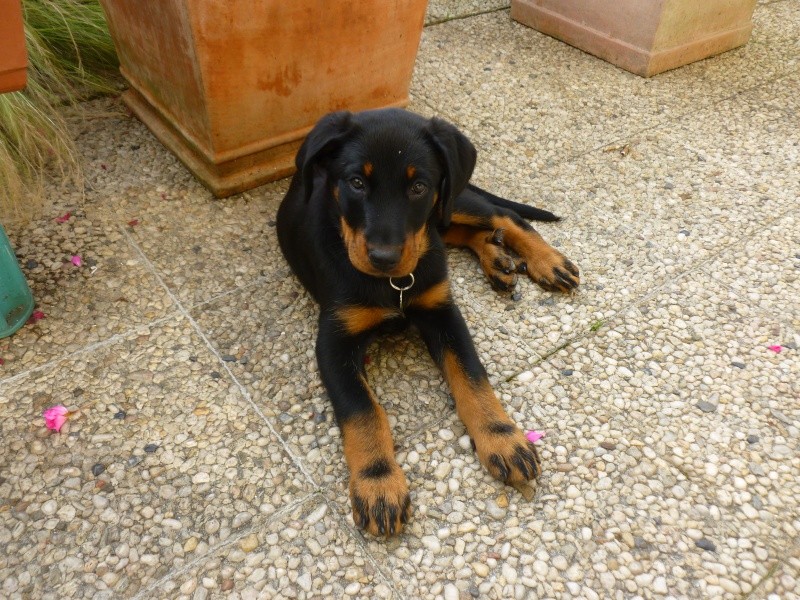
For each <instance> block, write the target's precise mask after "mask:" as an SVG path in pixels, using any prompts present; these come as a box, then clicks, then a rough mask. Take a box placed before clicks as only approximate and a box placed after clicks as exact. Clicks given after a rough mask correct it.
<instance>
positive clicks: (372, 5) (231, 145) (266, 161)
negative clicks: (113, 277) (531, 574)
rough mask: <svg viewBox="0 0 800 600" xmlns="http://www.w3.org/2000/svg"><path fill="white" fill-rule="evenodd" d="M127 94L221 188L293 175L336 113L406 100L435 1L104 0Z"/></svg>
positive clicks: (225, 191) (229, 190)
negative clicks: (305, 149) (429, 4)
mask: <svg viewBox="0 0 800 600" xmlns="http://www.w3.org/2000/svg"><path fill="white" fill-rule="evenodd" d="M101 4H102V6H103V9H104V11H105V13H106V17H107V21H108V25H109V30H110V31H111V37H112V38H113V39H114V45H115V46H116V48H117V55H118V56H119V59H120V71H121V72H122V75H123V76H124V77H125V79H126V80H127V81H128V83H129V84H130V91H129V92H128V93H127V94H125V102H126V103H127V104H128V106H130V108H131V110H133V112H134V113H135V114H136V115H137V116H138V117H139V118H140V119H141V120H142V121H144V123H145V124H146V125H147V126H148V127H149V128H150V129H151V130H152V131H153V133H154V134H155V135H156V136H157V137H158V139H159V140H161V142H162V143H163V144H164V145H165V146H167V147H168V148H169V149H170V150H171V151H172V152H174V153H175V154H176V155H177V156H178V158H179V159H180V160H181V161H182V162H183V163H184V164H185V165H186V166H187V167H189V169H190V170H191V171H192V172H194V173H195V174H196V175H197V177H198V179H200V180H201V181H202V182H203V183H204V184H205V185H206V186H207V187H208V188H209V189H210V190H211V191H212V192H213V193H214V194H215V195H217V196H228V195H230V194H234V193H236V192H241V191H243V190H245V189H248V188H251V187H254V186H256V185H260V184H262V183H265V182H267V181H272V180H274V179H278V178H281V177H284V176H286V175H289V174H291V173H292V172H293V170H294V166H293V163H294V155H295V153H296V151H297V149H298V148H299V146H300V143H301V141H302V139H303V137H304V136H305V135H306V134H307V133H308V131H309V130H310V129H311V127H313V125H314V124H315V123H316V122H317V120H318V119H319V118H320V117H321V116H322V115H324V114H325V113H328V112H331V111H334V110H341V109H348V110H353V111H356V110H364V109H369V108H382V107H386V106H405V105H406V104H407V103H408V88H409V83H410V81H411V72H412V70H413V68H414V59H415V56H416V53H417V47H418V46H419V40H420V36H421V34H422V25H423V21H424V18H425V5H426V1H425V0H391V1H390V2H386V1H380V2H378V1H376V0H370V1H365V0H341V1H340V2H335V3H332V2H326V1H325V0H293V1H292V2H286V1H285V0H226V1H225V2H219V1H215V0H159V1H158V2H131V1H130V0H101Z"/></svg>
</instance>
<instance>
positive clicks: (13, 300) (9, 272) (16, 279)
mask: <svg viewBox="0 0 800 600" xmlns="http://www.w3.org/2000/svg"><path fill="white" fill-rule="evenodd" d="M33 305H34V302H33V294H31V288H29V287H28V282H27V281H25V276H24V275H23V274H22V271H21V270H20V268H19V263H18V262H17V257H16V256H15V255H14V251H13V250H12V249H11V242H9V241H8V236H6V232H5V230H4V229H3V226H2V225H0V338H4V337H8V336H9V335H11V334H12V333H14V332H15V331H16V330H17V329H19V328H20V327H22V326H23V325H24V324H25V322H26V321H27V320H28V317H30V316H31V313H32V312H33Z"/></svg>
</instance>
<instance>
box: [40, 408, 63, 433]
mask: <svg viewBox="0 0 800 600" xmlns="http://www.w3.org/2000/svg"><path fill="white" fill-rule="evenodd" d="M68 414H69V411H68V410H67V409H66V407H65V406H61V405H60V404H58V405H57V406H51V407H50V408H48V409H47V410H46V411H44V412H43V413H42V416H43V417H44V424H45V425H46V426H47V428H48V429H53V430H54V431H61V428H62V427H63V426H64V423H66V422H67V415H68Z"/></svg>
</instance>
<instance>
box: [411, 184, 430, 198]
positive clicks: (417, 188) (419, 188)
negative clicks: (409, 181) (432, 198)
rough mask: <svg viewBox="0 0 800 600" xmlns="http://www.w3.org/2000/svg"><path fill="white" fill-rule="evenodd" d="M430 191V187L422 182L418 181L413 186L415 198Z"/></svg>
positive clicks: (412, 190) (412, 191)
mask: <svg viewBox="0 0 800 600" xmlns="http://www.w3.org/2000/svg"><path fill="white" fill-rule="evenodd" d="M427 191H428V186H427V185H425V184H424V183H422V182H421V181H417V182H416V183H415V184H414V185H412V186H411V193H412V194H414V195H415V196H422V194H424V193H425V192H427Z"/></svg>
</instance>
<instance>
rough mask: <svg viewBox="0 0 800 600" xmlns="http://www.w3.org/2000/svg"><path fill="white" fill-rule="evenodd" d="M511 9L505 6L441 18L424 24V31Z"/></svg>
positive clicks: (508, 5)
mask: <svg viewBox="0 0 800 600" xmlns="http://www.w3.org/2000/svg"><path fill="white" fill-rule="evenodd" d="M510 8H511V4H506V5H505V6H498V7H496V8H487V9H486V10H480V11H476V12H473V13H469V14H467V15H453V16H452V17H442V18H441V19H439V20H437V21H431V22H430V23H426V24H425V29H427V28H428V27H435V26H436V25H442V24H444V23H450V22H451V21H464V20H466V19H471V18H472V17H480V16H482V15H491V14H493V13H497V12H503V11H507V10H509V9H510Z"/></svg>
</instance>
